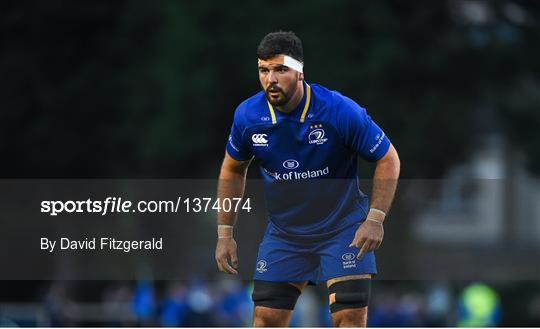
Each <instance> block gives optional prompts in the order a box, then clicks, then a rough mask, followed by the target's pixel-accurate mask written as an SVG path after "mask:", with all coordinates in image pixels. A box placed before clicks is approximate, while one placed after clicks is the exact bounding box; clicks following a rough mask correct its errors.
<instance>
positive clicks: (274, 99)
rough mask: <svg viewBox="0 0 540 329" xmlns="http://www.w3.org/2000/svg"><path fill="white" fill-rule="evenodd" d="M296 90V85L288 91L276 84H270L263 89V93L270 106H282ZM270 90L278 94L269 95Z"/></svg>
mask: <svg viewBox="0 0 540 329" xmlns="http://www.w3.org/2000/svg"><path fill="white" fill-rule="evenodd" d="M295 91H296V86H294V87H293V88H292V90H290V91H289V92H285V91H284V90H283V89H281V88H279V87H278V86H275V85H271V86H270V87H268V88H266V90H265V91H264V94H265V96H266V99H267V100H268V102H269V103H270V104H271V105H272V106H277V107H279V106H283V105H285V104H287V103H288V102H289V101H290V100H291V97H292V96H293V95H294V92H295ZM270 92H278V95H277V96H275V95H270Z"/></svg>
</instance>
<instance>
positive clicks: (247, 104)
mask: <svg viewBox="0 0 540 329" xmlns="http://www.w3.org/2000/svg"><path fill="white" fill-rule="evenodd" d="M257 55H258V57H259V60H258V69H259V80H260V83H261V86H262V89H263V90H262V91H261V92H259V93H257V94H256V95H254V96H252V97H250V98H248V99H247V100H245V101H244V102H243V103H241V104H240V106H238V108H237V109H236V112H235V115H234V122H233V125H232V129H231V134H230V136H229V141H228V143H227V149H226V154H225V159H224V160H223V164H222V167H221V173H220V176H219V184H218V197H219V198H220V199H224V198H233V197H242V196H243V192H244V186H245V179H246V172H247V168H248V166H249V164H250V161H251V160H252V159H253V158H257V160H258V161H259V162H260V167H261V173H262V176H263V178H264V185H265V194H266V199H267V206H268V213H269V215H268V227H267V229H266V232H265V236H264V238H263V241H262V243H261V245H260V247H259V254H258V258H257V266H256V269H255V273H254V291H253V295H252V298H253V301H254V303H255V311H254V320H253V325H254V326H255V327H262V326H270V327H281V326H287V325H288V324H289V321H290V319H291V315H292V310H293V309H294V306H295V304H296V300H297V299H298V296H299V295H300V293H301V291H302V289H303V288H304V287H305V286H306V285H307V284H308V283H309V282H312V283H317V282H319V281H325V282H326V285H327V287H328V290H329V305H330V311H331V316H332V321H333V323H334V325H335V326H340V327H349V326H366V323H367V305H368V298H369V291H370V279H371V277H372V275H373V274H376V267H375V257H374V254H373V251H374V250H376V249H377V248H379V246H380V244H381V242H382V239H383V221H384V219H385V215H386V213H388V211H389V209H390V205H391V202H392V199H393V197H394V193H395V190H396V185H397V179H398V176H399V168H400V163H399V158H398V155H397V152H396V150H395V149H394V147H393V146H392V144H391V143H390V141H389V140H388V138H387V137H386V134H385V133H384V132H383V131H382V130H381V129H380V128H379V127H378V126H377V125H376V124H375V123H374V122H373V121H372V120H371V118H370V117H369V116H368V115H367V114H366V111H365V109H363V108H361V107H360V106H358V105H357V104H356V103H355V102H354V101H352V100H351V99H349V98H347V97H345V96H343V95H341V94H340V93H338V92H336V91H330V90H328V89H326V88H324V87H322V86H320V85H317V84H308V83H307V82H305V80H304V74H303V50H302V44H301V41H300V39H299V38H298V37H297V36H296V35H295V34H294V33H292V32H274V33H270V34H268V35H266V36H265V37H264V38H263V40H262V41H261V43H260V45H259V47H258V50H257ZM358 155H360V156H361V157H362V158H363V159H365V160H368V161H373V162H376V169H375V173H374V179H373V191H372V197H371V203H370V204H369V210H368V200H367V197H366V196H365V195H364V194H363V193H362V192H361V191H360V190H359V189H358V183H357V172H356V167H357V158H358ZM234 222H235V214H234V213H233V212H228V213H227V212H220V213H219V214H218V242H217V246H216V262H217V265H218V268H219V270H220V271H223V272H226V273H230V274H237V273H238V272H237V265H238V259H237V254H236V247H237V246H236V242H235V240H234V238H233V225H234Z"/></svg>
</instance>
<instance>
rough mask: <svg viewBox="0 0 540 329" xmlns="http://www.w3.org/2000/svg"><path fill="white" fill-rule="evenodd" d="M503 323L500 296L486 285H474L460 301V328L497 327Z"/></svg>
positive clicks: (464, 291)
mask: <svg viewBox="0 0 540 329" xmlns="http://www.w3.org/2000/svg"><path fill="white" fill-rule="evenodd" d="M500 321H501V307H500V302H499V295H498V294H497V292H496V291H495V290H493V289H492V288H491V287H489V286H488V285H486V284H482V283H474V284H471V285H469V286H467V287H465V289H464V290H463V292H462V294H461V297H460V299H459V307H458V326H460V327H496V326H497V325H499V324H500Z"/></svg>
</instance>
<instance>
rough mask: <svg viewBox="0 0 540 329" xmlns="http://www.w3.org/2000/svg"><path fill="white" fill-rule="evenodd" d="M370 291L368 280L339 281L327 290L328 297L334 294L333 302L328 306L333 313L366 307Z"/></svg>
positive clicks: (369, 281)
mask: <svg viewBox="0 0 540 329" xmlns="http://www.w3.org/2000/svg"><path fill="white" fill-rule="evenodd" d="M370 290H371V280H370V279H356V280H347V281H339V282H336V283H334V284H332V285H331V286H330V287H329V288H328V293H329V295H331V294H335V302H334V303H331V304H330V312H332V313H334V312H337V311H341V310H344V309H349V308H361V307H366V306H367V305H368V302H369V294H370Z"/></svg>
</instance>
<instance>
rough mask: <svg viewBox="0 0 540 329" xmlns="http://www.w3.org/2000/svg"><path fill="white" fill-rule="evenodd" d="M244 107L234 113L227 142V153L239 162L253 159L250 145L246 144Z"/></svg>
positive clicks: (239, 107)
mask: <svg viewBox="0 0 540 329" xmlns="http://www.w3.org/2000/svg"><path fill="white" fill-rule="evenodd" d="M242 113H243V107H242V105H240V106H238V108H237V109H236V111H235V113H234V120H233V124H232V127H231V133H230V135H229V140H228V141H227V146H226V150H227V153H228V154H229V155H230V156H231V157H232V158H233V159H235V160H237V161H246V160H249V159H251V158H252V157H253V155H252V154H251V151H250V149H249V145H246V143H245V142H244V136H243V134H244V130H245V127H246V122H245V118H244V116H243V114H242Z"/></svg>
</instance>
